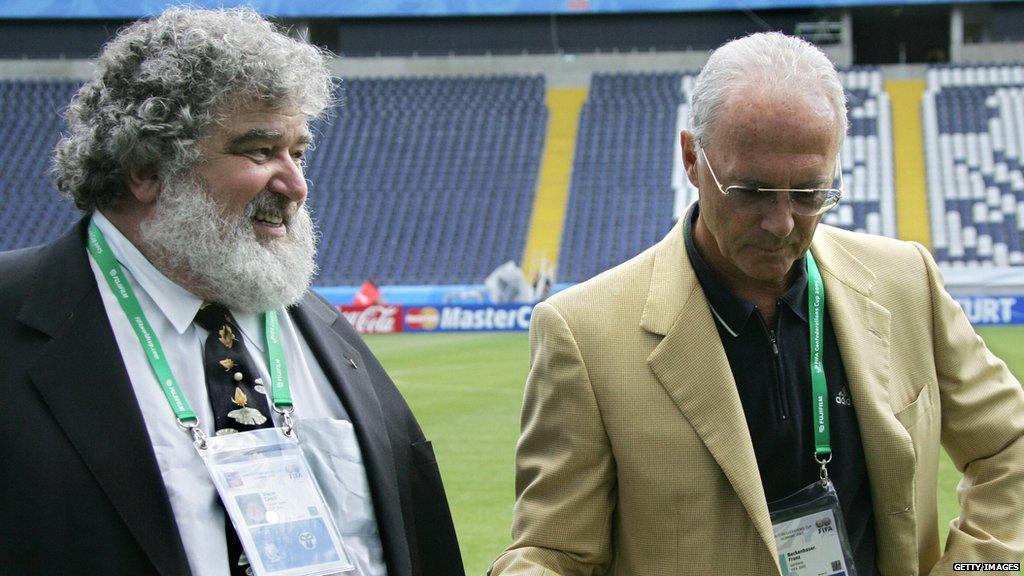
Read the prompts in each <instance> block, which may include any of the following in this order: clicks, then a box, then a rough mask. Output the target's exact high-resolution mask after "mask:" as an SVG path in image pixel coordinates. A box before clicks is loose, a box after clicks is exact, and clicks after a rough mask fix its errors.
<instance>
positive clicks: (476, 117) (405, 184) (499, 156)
mask: <svg viewBox="0 0 1024 576" xmlns="http://www.w3.org/2000/svg"><path fill="white" fill-rule="evenodd" d="M342 93H343V98H344V104H343V105H342V106H341V107H340V109H339V111H338V114H337V115H336V117H334V118H333V119H329V120H328V121H327V122H326V123H323V124H321V125H320V126H319V129H320V131H322V134H321V135H320V136H319V144H318V146H317V149H316V150H315V151H314V152H313V154H312V155H311V160H310V166H309V172H308V176H309V178H310V180H312V182H313V183H314V188H313V194H311V196H310V203H311V205H312V210H313V212H314V214H315V215H316V217H317V219H318V220H319V222H320V226H321V230H322V231H323V234H324V243H323V246H322V247H321V252H320V265H321V272H320V276H319V279H318V283H319V284H321V285H356V284H359V283H360V282H362V281H363V280H364V279H366V278H369V277H373V278H374V279H375V280H376V281H377V282H378V283H380V284H458V283H477V282H480V281H482V280H483V278H484V277H486V276H487V274H488V273H490V272H491V271H492V270H493V269H494V268H496V267H497V266H498V265H500V264H502V263H504V262H506V261H508V260H514V261H517V262H518V260H519V258H520V257H521V256H522V251H523V246H524V245H525V241H526V232H527V227H528V224H529V218H530V210H531V207H532V201H533V196H534V192H535V189H536V181H537V174H538V170H539V166H540V157H541V153H542V151H543V147H544V133H545V129H546V126H547V108H546V106H545V103H544V95H545V90H544V80H543V78H542V77H539V76H537V77H512V76H494V77H473V78H429V79H428V78H419V79H416V78H413V79H354V80H347V81H345V82H344V83H343V89H342Z"/></svg>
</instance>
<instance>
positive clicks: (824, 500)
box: [768, 475, 857, 576]
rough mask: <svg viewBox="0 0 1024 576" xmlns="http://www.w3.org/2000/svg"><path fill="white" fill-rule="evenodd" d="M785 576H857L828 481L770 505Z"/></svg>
mask: <svg viewBox="0 0 1024 576" xmlns="http://www.w3.org/2000/svg"><path fill="white" fill-rule="evenodd" d="M768 511H769V513H770V514H771V519H772V529H773V531H774V532H775V544H776V546H777V549H778V554H779V567H780V568H781V569H782V576H857V571H856V569H855V568H854V564H853V554H852V553H851V547H850V539H849V538H848V537H847V535H846V526H845V524H844V522H843V512H842V509H840V507H839V497H838V495H837V494H836V490H835V487H833V486H832V481H831V480H829V479H828V477H827V475H826V477H825V478H822V479H821V480H819V481H817V482H814V483H813V484H811V485H810V486H807V487H806V488H803V489H802V490H800V491H798V492H796V493H794V494H791V495H789V496H786V497H785V498H782V499H780V500H776V501H774V502H769V503H768Z"/></svg>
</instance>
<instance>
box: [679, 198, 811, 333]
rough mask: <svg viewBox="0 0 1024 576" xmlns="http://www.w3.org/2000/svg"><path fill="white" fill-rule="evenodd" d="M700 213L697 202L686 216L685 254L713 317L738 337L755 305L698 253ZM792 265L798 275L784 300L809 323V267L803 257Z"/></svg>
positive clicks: (684, 225) (798, 315)
mask: <svg viewBox="0 0 1024 576" xmlns="http://www.w3.org/2000/svg"><path fill="white" fill-rule="evenodd" d="M699 211H700V205H699V204H698V203H696V202H695V203H694V204H693V205H692V206H690V209H689V210H688V211H687V212H686V214H685V216H683V218H685V221H684V223H683V238H684V241H685V244H686V255H687V256H689V258H690V264H691V265H692V266H693V271H694V272H695V273H696V274H697V281H698V282H700V286H701V288H702V289H703V290H704V297H705V298H707V300H708V304H709V305H710V306H711V314H712V315H713V316H714V317H715V320H716V321H717V322H718V323H719V324H721V325H722V327H723V328H725V331H726V332H728V333H729V335H731V336H732V337H734V338H735V337H737V336H739V334H740V333H741V332H743V330H744V329H745V328H746V325H747V322H748V321H749V320H750V317H751V315H752V314H753V313H754V304H753V303H751V302H748V301H747V300H744V299H743V298H740V297H738V296H736V294H734V293H733V291H732V290H730V289H729V287H728V286H726V284H725V282H723V281H722V280H721V279H720V278H719V276H718V273H717V272H715V271H714V270H713V269H712V268H711V266H710V265H709V264H708V263H707V260H705V259H704V257H703V256H702V255H701V253H700V251H699V250H697V245H696V243H695V242H694V240H693V226H694V225H695V224H696V222H697V214H698V213H699ZM793 265H794V267H795V268H796V276H795V277H794V278H793V284H792V286H790V287H789V290H787V291H786V293H785V294H783V296H782V298H781V300H782V302H783V303H784V304H785V305H786V306H787V307H788V308H789V309H790V310H792V311H793V313H794V314H796V316H797V317H798V318H800V319H801V320H803V321H804V322H807V268H806V264H805V263H804V258H800V259H799V260H797V261H796V262H794V264H793Z"/></svg>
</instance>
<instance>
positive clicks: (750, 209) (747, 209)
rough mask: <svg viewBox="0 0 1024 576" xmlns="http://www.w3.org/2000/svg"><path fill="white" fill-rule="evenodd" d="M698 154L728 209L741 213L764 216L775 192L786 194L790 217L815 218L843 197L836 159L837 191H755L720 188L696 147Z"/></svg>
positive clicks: (765, 189) (799, 189)
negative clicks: (793, 215)
mask: <svg viewBox="0 0 1024 576" xmlns="http://www.w3.org/2000/svg"><path fill="white" fill-rule="evenodd" d="M697 147H698V148H700V153H701V155H702V156H704V163H705V164H707V166H708V172H710V173H711V178H713V179H714V180H715V186H718V191H719V192H721V193H722V194H723V195H724V196H725V197H726V198H727V199H728V200H729V205H730V207H731V208H732V209H733V210H734V211H736V212H739V213H741V214H765V213H766V212H769V211H770V210H771V209H772V206H773V205H774V204H775V203H776V202H778V201H779V200H778V195H777V194H776V192H788V193H789V206H790V209H791V210H792V211H793V213H794V214H798V215H800V216H817V215H818V214H823V213H825V212H827V211H828V210H829V209H831V208H832V207H833V206H835V205H836V204H838V203H839V200H840V199H841V198H842V197H843V171H842V168H841V164H840V162H839V157H838V156H837V157H836V172H837V173H838V175H837V178H838V180H839V188H755V187H753V186H735V185H734V186H729V187H728V188H724V189H723V188H722V185H721V184H720V183H719V182H718V176H715V171H714V170H713V169H712V168H711V163H710V162H708V155H707V153H706V152H704V147H703V146H701V145H700V144H698V145H697Z"/></svg>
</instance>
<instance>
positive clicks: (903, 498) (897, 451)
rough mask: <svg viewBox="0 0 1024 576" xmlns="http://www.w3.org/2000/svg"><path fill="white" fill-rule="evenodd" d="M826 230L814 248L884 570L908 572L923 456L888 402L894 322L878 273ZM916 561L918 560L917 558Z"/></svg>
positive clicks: (915, 546) (880, 562)
mask: <svg viewBox="0 0 1024 576" xmlns="http://www.w3.org/2000/svg"><path fill="white" fill-rule="evenodd" d="M832 235H833V233H832V232H831V231H830V230H829V229H827V228H825V227H820V228H819V232H818V234H817V235H816V236H815V240H814V244H813V246H812V250H813V252H814V254H815V256H816V257H817V260H818V262H819V264H820V265H821V271H822V277H823V279H824V281H825V301H826V303H827V305H828V310H829V316H830V318H831V319H832V324H833V326H834V327H835V332H836V339H837V341H838V344H839V351H840V354H841V355H842V357H843V365H844V367H845V369H846V378H847V381H848V384H849V386H850V393H851V394H852V396H853V405H854V408H855V409H856V412H857V423H858V425H859V427H860V435H861V442H862V444H863V446H864V459H865V461H866V463H867V469H868V476H869V478H870V485H871V500H872V503H873V509H874V514H875V532H876V535H875V538H876V541H877V542H878V567H879V569H880V570H881V571H882V572H885V573H888V572H893V573H896V572H906V570H907V568H906V566H907V562H908V560H909V558H908V557H907V556H906V552H907V551H908V550H916V548H917V545H916V539H917V536H916V525H915V520H914V515H913V514H912V513H910V512H911V510H912V509H913V503H914V491H913V486H914V473H915V463H916V457H915V455H914V447H913V443H912V441H911V438H910V434H909V433H908V432H907V430H906V429H905V428H904V427H903V426H902V425H901V424H900V423H899V421H898V420H897V419H896V417H895V416H894V414H893V411H892V407H891V406H890V404H889V391H888V386H889V374H890V373H891V371H892V364H891V358H890V341H889V335H890V324H891V316H890V313H889V311H888V310H887V309H885V308H884V307H883V306H881V305H880V304H878V303H877V302H875V301H874V300H873V299H872V298H871V294H872V291H873V288H874V285H875V280H876V278H875V275H874V274H873V273H872V272H871V271H870V270H868V269H867V268H866V267H865V266H864V265H863V264H862V263H861V262H860V261H859V260H857V259H856V258H854V257H853V255H851V254H850V253H849V252H847V251H846V250H845V249H844V248H843V247H842V246H841V245H840V244H838V243H837V242H836V241H835V240H834V239H833V238H832ZM914 557H915V558H916V555H915V556H914Z"/></svg>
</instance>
